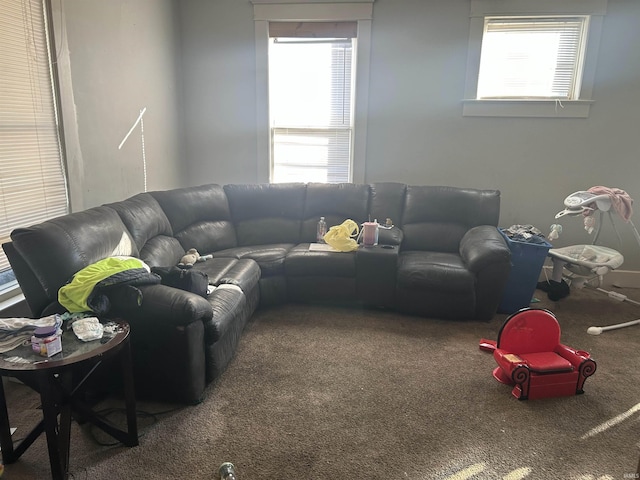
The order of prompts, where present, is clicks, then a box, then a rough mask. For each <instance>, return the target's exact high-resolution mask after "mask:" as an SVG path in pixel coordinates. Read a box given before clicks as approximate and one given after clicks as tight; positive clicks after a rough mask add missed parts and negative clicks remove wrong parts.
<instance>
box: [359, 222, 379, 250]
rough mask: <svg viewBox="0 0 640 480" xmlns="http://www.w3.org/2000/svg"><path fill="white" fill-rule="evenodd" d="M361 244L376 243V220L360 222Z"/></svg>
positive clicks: (370, 244) (372, 244)
mask: <svg viewBox="0 0 640 480" xmlns="http://www.w3.org/2000/svg"><path fill="white" fill-rule="evenodd" d="M362 244H363V245H364V246H365V247H372V246H374V245H377V244H378V222H377V221H376V222H364V223H363V224H362Z"/></svg>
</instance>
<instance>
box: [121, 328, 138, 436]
mask: <svg viewBox="0 0 640 480" xmlns="http://www.w3.org/2000/svg"><path fill="white" fill-rule="evenodd" d="M120 363H121V365H122V379H123V382H124V399H125V407H126V410H127V433H128V435H127V437H128V438H127V441H126V442H124V444H125V445H126V446H127V447H135V446H136V445H138V419H137V416H136V391H135V386H134V384H133V361H132V359H131V342H130V341H129V339H127V342H126V345H125V346H124V351H123V352H122V353H121V354H120Z"/></svg>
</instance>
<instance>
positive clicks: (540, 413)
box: [5, 289, 640, 480]
mask: <svg viewBox="0 0 640 480" xmlns="http://www.w3.org/2000/svg"><path fill="white" fill-rule="evenodd" d="M624 293H625V294H627V295H629V298H635V299H636V300H639V301H640V290H625V291H624ZM536 298H537V299H539V300H540V301H539V302H537V303H535V304H533V306H536V307H544V308H549V309H550V310H552V311H553V312H554V313H555V314H556V316H557V317H558V319H559V321H560V324H561V326H562V342H563V343H565V344H566V345H569V346H571V347H574V348H579V349H582V350H586V351H588V352H590V353H591V354H592V356H593V358H594V359H595V360H596V362H597V365H598V369H597V371H596V373H595V375H594V376H592V377H590V378H589V379H587V382H586V384H585V393H584V394H583V395H578V396H571V397H561V398H550V399H543V400H533V401H532V400H530V401H518V400H516V399H515V398H514V397H512V395H511V388H510V387H508V386H506V385H502V384H500V383H498V382H496V381H495V380H494V379H493V377H492V375H491V372H492V370H493V368H494V366H495V361H494V360H493V357H492V355H491V354H490V353H487V352H484V351H481V350H480V349H479V348H478V343H479V340H480V339H481V338H488V339H495V338H496V336H497V333H498V330H499V328H500V326H501V325H502V323H503V321H504V319H505V318H506V315H498V316H496V317H495V318H494V319H493V320H492V321H490V322H476V321H464V322H461V321H444V320H434V319H425V318H419V317H413V316H407V315H399V314H396V313H393V312H385V311H377V310H366V309H357V308H340V307H335V306H314V307H309V306H302V305H286V306H282V307H277V308H269V309H264V310H260V311H258V312H257V313H256V315H255V317H254V320H253V321H252V322H251V323H250V324H249V325H248V327H247V330H246V331H245V333H244V335H243V337H242V339H241V342H240V345H239V348H238V351H237V354H236V356H235V358H234V359H233V361H232V363H231V365H230V366H229V368H228V370H227V371H226V372H225V373H224V374H223V375H222V377H221V378H220V379H219V380H218V381H217V382H216V383H214V384H213V385H211V386H210V387H209V389H208V391H207V397H206V399H205V400H204V402H203V403H201V404H199V405H196V406H185V407H178V408H176V406H175V405H167V404H154V403H143V402H139V405H138V409H139V410H140V411H141V412H142V411H144V412H146V413H145V414H144V415H143V414H142V413H141V415H140V418H139V427H140V431H141V438H140V445H139V446H138V447H134V448H127V447H123V446H121V445H102V444H104V443H109V438H108V437H105V436H104V435H101V434H98V433H96V432H94V431H93V430H91V429H90V428H88V427H87V426H86V425H85V426H78V425H76V424H74V427H73V431H72V446H71V459H70V463H71V467H70V472H71V476H70V478H72V479H75V480H84V479H87V480H88V479H92V480H93V479H98V480H101V479H110V480H116V479H131V478H141V479H177V478H179V479H202V480H205V479H207V480H210V479H215V478H218V476H217V469H218V466H219V465H220V464H221V463H222V462H224V461H230V462H233V463H234V464H235V465H236V469H237V473H238V479H239V480H257V479H298V480H303V479H334V478H335V479H337V478H340V479H341V480H345V479H367V480H377V479H380V480H383V479H384V480H389V479H412V480H423V479H449V480H464V479H474V480H484V479H504V480H518V479H525V478H526V479H528V480H533V479H570V480H611V479H623V478H634V477H632V476H631V475H634V476H635V472H636V471H637V468H638V458H639V456H640V448H639V447H640V444H639V441H640V372H639V371H638V370H639V367H640V362H639V358H640V353H639V352H640V349H639V348H638V346H639V345H640V326H634V327H628V328H625V329H620V330H614V331H609V332H605V333H603V334H602V335H599V336H592V335H588V334H587V333H586V332H587V328H588V327H590V326H603V325H610V324H615V323H620V322H625V321H629V320H634V319H636V318H640V307H639V306H636V305H633V304H631V303H629V302H622V303H621V302H617V301H615V300H612V299H610V298H608V297H607V296H606V295H604V294H602V293H600V292H597V291H594V290H590V289H583V290H572V292H571V295H570V296H569V297H567V298H564V299H562V300H560V301H557V302H552V301H550V300H549V299H548V298H547V297H546V294H545V293H543V292H541V291H537V292H536ZM6 385H7V387H6V390H7V397H8V402H9V414H10V418H11V419H12V425H13V426H16V427H18V430H17V431H16V433H15V434H14V437H16V438H20V436H21V434H22V435H24V434H26V432H27V429H28V426H29V424H30V423H32V422H34V421H37V420H38V419H39V416H40V410H39V409H38V406H39V402H38V398H37V397H36V396H35V395H34V394H33V393H32V392H31V391H30V390H29V389H28V388H27V387H25V386H23V385H20V384H16V383H13V382H9V383H7V384H6ZM116 400H117V399H110V400H108V401H107V402H105V404H104V405H101V406H100V407H108V406H111V405H112V404H113V405H115V404H116V403H117V402H116ZM100 407H99V408H100ZM163 412H164V413H163ZM151 413H156V415H155V416H151V415H148V414H151ZM110 418H111V420H112V421H113V422H115V423H118V422H124V418H123V417H122V418H119V417H118V414H117V412H116V414H114V416H112V417H110ZM5 477H6V478H7V479H11V480H18V479H45V478H49V465H48V457H47V453H46V443H45V440H44V438H40V439H38V440H37V441H36V442H35V444H34V445H33V446H32V447H31V448H30V449H29V450H28V451H27V452H26V453H25V454H24V455H23V456H22V457H21V458H20V460H19V461H18V462H17V463H15V464H12V465H7V466H6V471H5ZM635 478H637V477H635Z"/></svg>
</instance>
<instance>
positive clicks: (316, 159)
mask: <svg viewBox="0 0 640 480" xmlns="http://www.w3.org/2000/svg"><path fill="white" fill-rule="evenodd" d="M355 34H356V24H355V23H354V22H344V23H341V22H338V23H323V22H317V23H313V22H307V23H304V22H302V23H294V22H291V23H287V22H277V23H274V24H270V35H283V36H278V37H275V38H273V37H272V38H271V39H270V44H269V109H270V112H269V113H270V121H271V157H272V175H271V181H272V182H275V183H279V182H293V181H297V182H324V183H338V182H349V181H351V178H352V138H353V113H352V112H353V97H352V92H353V80H354V78H353V70H354V68H353V50H354V42H355V39H353V38H350V37H352V36H354V35H355ZM329 35H330V36H331V37H333V36H335V35H341V36H344V37H345V38H328V36H329Z"/></svg>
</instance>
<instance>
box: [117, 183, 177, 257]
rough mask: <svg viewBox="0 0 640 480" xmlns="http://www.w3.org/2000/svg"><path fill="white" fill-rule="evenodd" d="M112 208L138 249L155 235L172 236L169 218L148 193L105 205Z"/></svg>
mask: <svg viewBox="0 0 640 480" xmlns="http://www.w3.org/2000/svg"><path fill="white" fill-rule="evenodd" d="M107 206H108V207H111V208H113V209H114V210H115V211H116V212H118V215H120V218H121V219H122V222H123V223H124V224H125V225H126V227H127V229H128V230H129V232H130V233H131V236H132V237H133V239H134V241H135V243H136V246H137V247H138V250H142V248H143V247H144V245H145V244H146V243H147V241H148V240H149V239H152V238H153V237H155V236H157V235H165V236H168V237H172V236H173V231H172V230H171V224H170V223H169V219H168V218H167V216H166V215H165V214H164V212H163V211H162V207H160V204H159V203H158V202H157V201H156V199H155V198H153V196H152V195H151V194H149V193H140V194H138V195H135V196H133V197H131V198H129V199H127V200H123V201H122V202H117V203H111V204H108V205H107Z"/></svg>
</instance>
